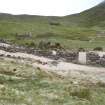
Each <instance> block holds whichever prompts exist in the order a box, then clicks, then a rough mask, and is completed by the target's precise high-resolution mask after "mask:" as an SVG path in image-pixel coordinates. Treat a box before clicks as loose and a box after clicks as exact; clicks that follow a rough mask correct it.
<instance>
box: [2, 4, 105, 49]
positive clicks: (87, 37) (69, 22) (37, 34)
mask: <svg viewBox="0 0 105 105" xmlns="http://www.w3.org/2000/svg"><path fill="white" fill-rule="evenodd" d="M104 5H105V3H104V2H103V3H101V4H100V5H98V6H96V7H94V8H92V9H89V10H87V11H84V12H82V13H79V14H74V15H70V16H64V17H53V16H49V17H48V16H35V15H11V14H4V13H1V14H0V38H3V39H8V40H9V41H11V42H14V43H16V44H23V45H25V44H26V43H30V42H33V43H35V44H37V43H38V42H39V41H41V40H45V41H52V42H60V43H61V44H62V45H63V46H65V47H66V48H79V47H86V48H93V47H97V46H103V47H105V46H104V41H105V38H101V39H97V38H96V36H97V33H98V32H99V33H100V31H103V29H102V27H104V26H105V25H104V15H105V10H104V8H105V7H104ZM87 26H88V27H87ZM94 27H95V28H94ZM96 27H97V28H96ZM100 27H101V28H100ZM30 32H31V33H32V37H31V38H20V39H18V38H17V37H16V35H17V34H19V35H20V34H27V33H30ZM91 40H92V41H91ZM65 42H66V43H65ZM90 42H91V43H90Z"/></svg>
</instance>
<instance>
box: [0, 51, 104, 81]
mask: <svg viewBox="0 0 105 105" xmlns="http://www.w3.org/2000/svg"><path fill="white" fill-rule="evenodd" d="M2 54H4V55H5V56H7V55H10V56H11V57H16V58H18V57H20V58H26V59H32V60H34V62H32V65H33V66H34V67H35V68H39V69H42V70H47V71H51V72H55V73H57V74H59V75H61V76H64V77H65V76H66V77H67V76H72V77H75V78H76V77H79V78H84V77H85V78H89V79H91V80H93V79H94V80H98V81H103V82H104V81H105V68H103V67H92V66H87V65H79V64H73V63H67V62H63V61H55V60H52V59H48V58H45V57H39V56H35V55H32V54H26V53H20V52H17V53H10V52H6V51H3V50H0V55H2Z"/></svg>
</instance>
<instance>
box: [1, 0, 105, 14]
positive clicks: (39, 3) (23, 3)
mask: <svg viewBox="0 0 105 105" xmlns="http://www.w3.org/2000/svg"><path fill="white" fill-rule="evenodd" d="M102 1H103V0H0V12H2V13H11V14H15V15H17V14H30V15H44V16H65V15H70V14H74V13H79V12H81V11H84V10H86V9H89V8H91V7H93V6H95V5H97V4H99V3H100V2H102Z"/></svg>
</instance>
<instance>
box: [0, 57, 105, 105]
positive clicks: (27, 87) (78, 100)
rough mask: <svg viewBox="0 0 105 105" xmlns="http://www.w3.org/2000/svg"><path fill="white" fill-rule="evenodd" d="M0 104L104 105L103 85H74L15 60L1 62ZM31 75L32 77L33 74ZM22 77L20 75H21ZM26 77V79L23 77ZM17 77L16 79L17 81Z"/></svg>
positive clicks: (104, 91) (104, 92)
mask: <svg viewBox="0 0 105 105" xmlns="http://www.w3.org/2000/svg"><path fill="white" fill-rule="evenodd" d="M14 68H15V69H16V71H15V73H14V74H11V75H8V73H6V72H3V73H0V104H2V105H14V104H15V105H104V103H105V100H104V98H105V87H104V84H103V83H97V85H95V86H94V85H93V86H91V87H90V86H89V85H88V84H87V85H84V84H82V85H81V84H78V85H75V84H73V82H72V80H70V78H69V79H66V78H59V76H57V75H55V74H54V73H50V72H49V73H47V72H45V71H42V70H40V69H34V68H33V67H32V66H30V65H27V64H25V63H24V64H22V63H21V62H18V60H9V59H0V71H1V70H2V71H9V72H14V71H13V69H14ZM33 71H34V74H33ZM20 74H21V75H20ZM25 75H27V76H25ZM16 77H18V78H16Z"/></svg>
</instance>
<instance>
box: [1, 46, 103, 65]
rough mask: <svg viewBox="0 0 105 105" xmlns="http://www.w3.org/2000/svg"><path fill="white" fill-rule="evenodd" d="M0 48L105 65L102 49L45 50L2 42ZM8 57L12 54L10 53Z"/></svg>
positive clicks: (62, 59)
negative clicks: (84, 50)
mask: <svg viewBox="0 0 105 105" xmlns="http://www.w3.org/2000/svg"><path fill="white" fill-rule="evenodd" d="M0 50H4V51H7V52H13V53H15V52H22V53H28V54H33V55H37V56H44V57H47V58H51V59H54V60H59V61H66V62H72V63H78V64H85V65H86V64H87V65H96V66H98V65H99V66H105V52H102V51H88V52H77V51H64V50H63V51H61V50H58V51H55V50H48V51H46V50H45V51H44V50H38V49H33V48H25V47H19V46H7V45H6V44H0ZM1 56H3V55H1ZM8 57H10V56H9V55H8Z"/></svg>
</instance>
